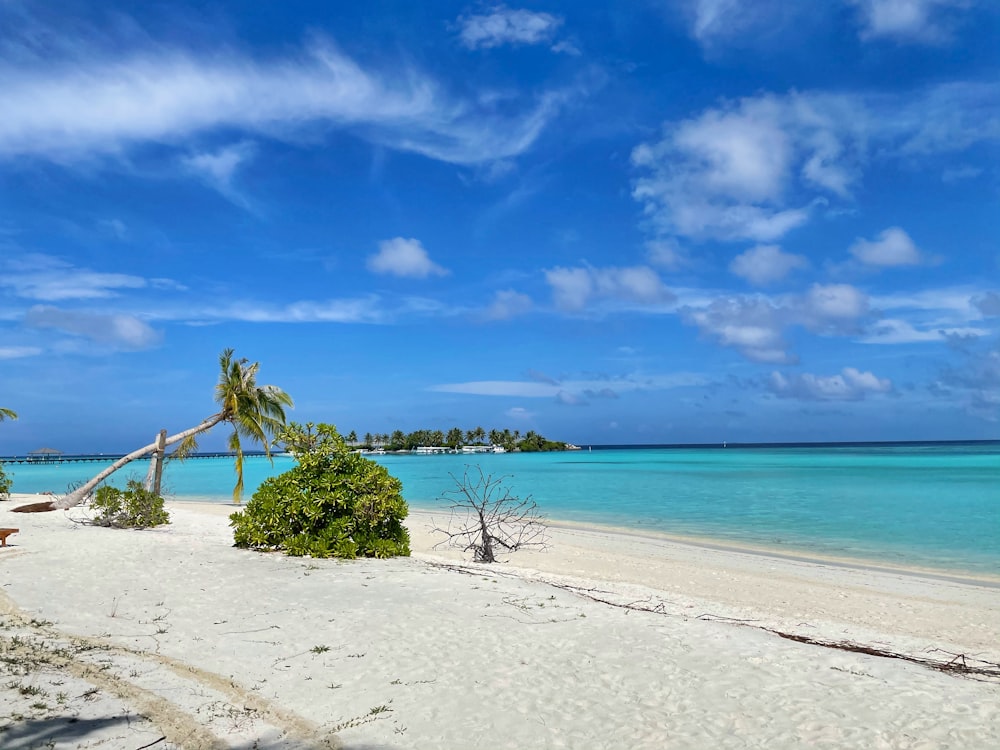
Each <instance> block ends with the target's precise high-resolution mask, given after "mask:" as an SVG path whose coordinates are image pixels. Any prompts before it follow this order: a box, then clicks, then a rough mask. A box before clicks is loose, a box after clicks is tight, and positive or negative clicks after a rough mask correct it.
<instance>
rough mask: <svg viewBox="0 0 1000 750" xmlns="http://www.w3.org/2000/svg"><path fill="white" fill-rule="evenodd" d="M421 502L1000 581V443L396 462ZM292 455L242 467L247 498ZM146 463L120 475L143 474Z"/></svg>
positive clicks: (184, 479) (629, 451) (217, 478)
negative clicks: (497, 481) (483, 480)
mask: <svg viewBox="0 0 1000 750" xmlns="http://www.w3.org/2000/svg"><path fill="white" fill-rule="evenodd" d="M378 460H379V461H380V462H381V463H383V464H384V465H385V466H386V467H387V468H388V469H389V471H390V472H391V473H392V474H394V475H395V476H397V477H399V478H400V480H402V482H403V494H404V496H405V497H406V499H407V500H408V501H409V502H410V503H411V504H412V505H414V506H415V507H425V508H441V507H443V506H444V505H445V502H444V501H442V500H441V499H440V498H441V497H442V495H443V493H444V492H445V491H447V490H449V489H452V488H453V487H454V486H455V485H454V481H453V480H452V479H451V476H450V475H451V474H454V475H461V474H462V472H463V471H464V470H465V468H466V466H467V465H470V464H478V465H479V466H481V467H482V468H483V470H484V471H485V472H487V473H491V474H493V475H495V476H497V475H504V476H509V479H508V485H509V486H510V487H511V489H512V490H513V491H514V492H515V493H516V494H522V495H527V494H530V495H532V496H533V497H534V499H535V500H536V501H537V502H538V504H539V505H540V506H541V508H542V509H543V511H544V512H545V513H546V514H547V515H549V516H550V517H554V518H564V519H567V520H577V521H585V522H592V523H603V524H613V525H616V526H623V527H628V528H633V529H645V530H651V531H658V532H665V533H674V534H684V535H692V536H701V537H709V538H715V539H720V540H726V541H732V542H742V543H753V544H757V545H763V546H767V547H774V548H780V549H786V550H789V551H808V552H814V553H820V554H826V555H838V556H845V557H853V558H864V559H875V560H881V561H885V562H892V563H896V564H900V565H913V566H929V567H936V568H948V569H953V570H966V571H970V572H976V573H992V574H997V573H1000V443H986V444H947V443H945V444H920V445H885V446H873V445H864V446H822V447H817V446H808V447H773V446H771V447H754V448H745V447H741V448H727V449H719V448H712V449H706V448H616V449H595V450H593V451H592V452H591V451H587V450H584V451H579V452H571V453H547V454H507V455H502V454H501V455H481V456H472V457H470V456H450V455H448V456H411V455H401V456H396V455H387V456H380V457H378ZM291 465H292V459H290V458H287V457H278V458H276V459H275V462H274V466H273V467H272V466H271V465H270V464H269V463H268V461H267V460H266V459H264V458H261V457H252V458H249V459H248V461H247V477H246V478H247V482H246V487H247V497H249V495H250V494H251V493H252V492H253V490H254V489H255V488H256V487H257V485H258V484H259V483H260V482H262V481H263V480H264V479H265V478H267V477H268V476H271V475H273V474H276V473H280V472H282V471H285V470H286V469H288V468H289V467H290V466H291ZM100 468H101V464H96V463H83V464H73V463H63V464H53V465H8V466H7V467H6V470H7V473H8V474H11V475H13V478H14V490H15V491H16V492H44V491H54V492H57V493H61V492H63V491H65V489H66V486H67V485H68V484H69V483H70V482H72V481H75V480H82V479H86V478H88V477H90V476H92V475H93V474H95V473H97V471H98V470H99V469H100ZM145 468H146V467H145V464H137V465H136V466H135V467H134V468H126V469H124V470H123V471H122V472H119V475H118V479H117V482H118V483H123V482H124V481H125V479H127V478H128V477H129V476H138V477H141V476H143V475H144V472H145ZM232 484H233V469H232V462H231V460H230V459H225V458H213V459H193V460H189V461H186V462H184V463H178V462H173V463H170V464H168V468H167V471H166V476H165V485H166V487H165V489H166V491H167V493H169V494H170V495H173V496H175V497H177V498H178V499H184V498H188V499H192V498H195V497H197V498H202V499H212V500H218V501H228V500H229V499H230V497H231V492H232Z"/></svg>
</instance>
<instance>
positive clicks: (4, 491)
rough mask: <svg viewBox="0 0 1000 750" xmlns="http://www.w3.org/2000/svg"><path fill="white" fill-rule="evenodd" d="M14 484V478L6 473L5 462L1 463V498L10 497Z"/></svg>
mask: <svg viewBox="0 0 1000 750" xmlns="http://www.w3.org/2000/svg"><path fill="white" fill-rule="evenodd" d="M13 484H14V480H12V479H11V478H10V477H9V476H7V475H6V474H4V471H3V464H0V500H6V499H7V498H9V497H10V488H11V485H13Z"/></svg>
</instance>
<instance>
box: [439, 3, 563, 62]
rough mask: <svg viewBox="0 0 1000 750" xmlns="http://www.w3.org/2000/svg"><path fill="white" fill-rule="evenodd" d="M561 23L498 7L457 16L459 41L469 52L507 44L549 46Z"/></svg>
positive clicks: (553, 18) (541, 15) (557, 19)
mask: <svg viewBox="0 0 1000 750" xmlns="http://www.w3.org/2000/svg"><path fill="white" fill-rule="evenodd" d="M562 23H563V19H562V18H560V17H559V16H554V15H552V14H551V13H541V12H537V11H530V10H523V9H515V8H508V7H506V6H505V5H497V6H495V7H494V8H493V9H492V10H491V11H490V12H488V13H470V14H467V15H463V16H460V17H459V19H458V28H459V33H458V37H459V39H460V40H461V42H462V44H463V45H465V46H466V47H468V48H469V49H491V48H493V47H501V46H503V45H507V44H512V45H518V44H549V43H550V42H551V41H552V38H553V37H554V36H555V33H556V31H557V30H558V29H559V27H560V26H561V25H562ZM553 50H554V51H556V52H561V51H569V50H568V49H566V48H560V49H555V46H553ZM574 50H575V48H574Z"/></svg>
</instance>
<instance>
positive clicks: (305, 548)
mask: <svg viewBox="0 0 1000 750" xmlns="http://www.w3.org/2000/svg"><path fill="white" fill-rule="evenodd" d="M278 439H279V441H281V442H282V443H284V444H285V447H286V448H287V449H288V450H289V451H290V452H291V453H292V454H293V455H294V456H295V458H296V460H297V461H298V465H297V466H295V467H294V468H292V469H290V470H289V471H286V472H285V473H284V474H280V475H278V476H276V477H271V478H270V479H268V480H266V481H265V482H264V483H263V484H262V485H261V486H260V487H259V488H258V489H257V491H256V492H255V493H254V494H253V497H252V498H251V499H250V502H249V503H247V506H246V509H245V510H244V511H242V512H237V513H233V514H232V515H231V516H230V517H229V520H230V525H231V526H232V527H233V537H234V540H235V545H236V546H237V547H243V548H250V549H264V550H284V551H285V552H287V553H288V554H289V555H294V556H303V555H311V556H312V557H343V558H354V557H392V556H394V555H409V554H410V535H409V533H408V532H407V530H406V527H405V526H403V519H404V518H406V514H407V510H408V509H407V506H406V501H405V500H403V496H402V495H401V494H400V490H401V489H402V485H401V484H400V482H399V480H398V479H396V478H395V477H393V476H391V475H390V474H389V472H388V471H386V469H385V467H384V466H381V465H380V464H377V463H375V462H374V461H371V460H369V459H367V458H364V457H363V456H360V455H358V454H356V453H352V452H351V450H350V449H349V448H348V447H347V445H346V444H345V443H344V440H343V438H341V437H340V435H339V434H338V433H337V428H336V427H334V426H333V425H327V424H320V425H316V426H315V432H314V431H313V425H312V424H311V423H310V424H307V425H304V426H303V425H300V424H297V423H292V424H290V425H288V427H286V428H285V430H284V432H282V433H281V435H280V436H279V438H278Z"/></svg>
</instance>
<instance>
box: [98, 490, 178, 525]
mask: <svg viewBox="0 0 1000 750" xmlns="http://www.w3.org/2000/svg"><path fill="white" fill-rule="evenodd" d="M90 507H91V508H92V509H93V510H95V511H97V515H96V516H94V521H93V522H94V523H95V524H96V525H98V526H113V527H114V528H116V529H146V528H149V527H150V526H160V525H161V524H165V523H170V515H169V514H168V513H167V511H166V510H165V509H164V508H163V498H162V497H160V496H159V495H157V494H155V493H153V492H150V491H149V490H147V489H146V488H145V487H144V486H143V484H142V482H139V481H137V480H135V479H130V480H129V481H128V484H127V485H126V488H125V489H124V490H120V489H118V488H117V487H111V486H109V485H104V486H103V487H101V488H99V489H98V490H97V493H96V494H95V495H94V501H93V502H92V503H91V505H90Z"/></svg>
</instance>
